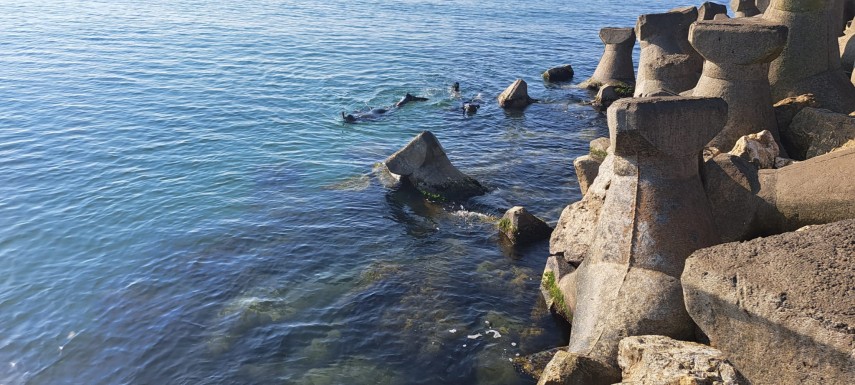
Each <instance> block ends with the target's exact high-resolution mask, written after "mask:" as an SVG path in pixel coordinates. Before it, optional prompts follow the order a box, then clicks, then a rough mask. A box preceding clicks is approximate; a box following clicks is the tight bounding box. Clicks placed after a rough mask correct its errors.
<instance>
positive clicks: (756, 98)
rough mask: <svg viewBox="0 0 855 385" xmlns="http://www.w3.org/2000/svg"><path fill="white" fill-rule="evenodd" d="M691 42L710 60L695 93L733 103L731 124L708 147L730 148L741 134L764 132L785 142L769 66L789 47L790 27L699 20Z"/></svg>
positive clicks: (743, 20)
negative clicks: (769, 78)
mask: <svg viewBox="0 0 855 385" xmlns="http://www.w3.org/2000/svg"><path fill="white" fill-rule="evenodd" d="M689 41H690V42H691V43H692V45H693V46H694V47H695V49H697V51H698V52H699V53H700V54H701V55H702V56H703V57H704V58H705V59H706V60H707V61H706V62H705V63H704V70H703V75H701V78H700V80H699V81H698V84H697V86H696V87H695V88H694V90H692V95H693V96H707V97H720V98H722V99H724V100H725V101H726V102H727V104H728V113H729V115H728V121H727V125H725V127H724V129H723V130H722V131H721V132H720V133H719V134H718V135H716V137H715V138H714V139H713V140H712V141H710V143H709V144H708V146H710V147H716V148H718V149H720V150H722V151H727V150H729V149H730V148H732V147H733V146H734V145H735V144H736V141H737V140H738V139H739V138H741V137H743V136H745V135H749V134H752V133H755V132H759V131H763V130H766V131H769V132H770V133H772V136H773V137H774V138H775V140H777V141H780V139H779V135H778V125H777V122H776V120H775V111H774V109H773V107H772V96H771V89H770V87H769V80H768V75H769V73H768V68H769V63H770V62H771V61H772V60H774V59H775V58H776V57H778V55H780V54H781V51H782V50H783V49H784V45H785V44H786V42H787V28H786V27H784V26H782V25H776V24H772V23H769V22H764V21H763V20H762V19H760V18H738V19H728V20H713V21H699V22H697V23H695V24H694V25H692V27H691V29H690V31H689Z"/></svg>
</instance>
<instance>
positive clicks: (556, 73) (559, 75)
mask: <svg viewBox="0 0 855 385" xmlns="http://www.w3.org/2000/svg"><path fill="white" fill-rule="evenodd" d="M573 74H574V72H573V66H571V65H569V64H566V65H563V66H560V67H553V68H550V69H548V70H546V72H544V73H543V80H546V81H548V82H567V81H570V80H572V79H573Z"/></svg>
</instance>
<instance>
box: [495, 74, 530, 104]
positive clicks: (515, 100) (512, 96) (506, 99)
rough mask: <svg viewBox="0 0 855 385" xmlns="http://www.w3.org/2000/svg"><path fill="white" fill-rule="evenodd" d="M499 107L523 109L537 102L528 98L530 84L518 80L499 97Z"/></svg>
mask: <svg viewBox="0 0 855 385" xmlns="http://www.w3.org/2000/svg"><path fill="white" fill-rule="evenodd" d="M498 101H499V107H502V108H505V109H523V108H526V107H528V105H529V104H532V103H534V102H535V100H534V99H532V98H530V97H529V96H528V84H526V82H525V80H522V79H517V80H516V81H515V82H513V83H512V84H511V85H510V86H508V88H506V89H505V90H504V91H502V93H501V94H500V95H499V97H498Z"/></svg>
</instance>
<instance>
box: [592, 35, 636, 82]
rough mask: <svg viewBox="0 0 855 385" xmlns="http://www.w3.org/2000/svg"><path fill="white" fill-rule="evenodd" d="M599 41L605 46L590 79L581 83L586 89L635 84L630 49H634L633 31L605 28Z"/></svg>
mask: <svg viewBox="0 0 855 385" xmlns="http://www.w3.org/2000/svg"><path fill="white" fill-rule="evenodd" d="M600 40H602V41H603V44H605V45H606V48H605V50H604V51H603V56H602V57H601V58H600V63H599V64H597V69H596V70H595V71H594V75H593V76H591V78H590V79H588V80H586V81H584V82H582V84H581V86H583V87H587V88H600V87H601V86H603V85H608V84H620V83H626V84H635V69H634V68H633V64H632V49H633V47H635V30H634V29H632V28H613V27H606V28H603V29H601V30H600Z"/></svg>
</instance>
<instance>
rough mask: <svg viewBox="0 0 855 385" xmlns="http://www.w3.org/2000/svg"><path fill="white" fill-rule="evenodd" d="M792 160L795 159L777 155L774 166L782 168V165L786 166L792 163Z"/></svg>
mask: <svg viewBox="0 0 855 385" xmlns="http://www.w3.org/2000/svg"><path fill="white" fill-rule="evenodd" d="M794 162H795V161H794V160H792V159H790V158H781V157H778V158H775V168H784V167H787V166H789V165H791V164H793V163H794Z"/></svg>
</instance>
